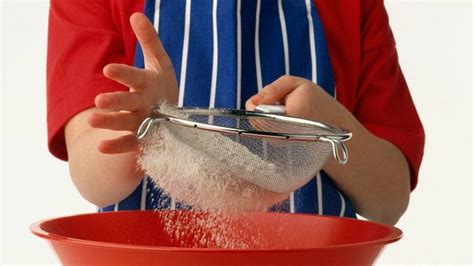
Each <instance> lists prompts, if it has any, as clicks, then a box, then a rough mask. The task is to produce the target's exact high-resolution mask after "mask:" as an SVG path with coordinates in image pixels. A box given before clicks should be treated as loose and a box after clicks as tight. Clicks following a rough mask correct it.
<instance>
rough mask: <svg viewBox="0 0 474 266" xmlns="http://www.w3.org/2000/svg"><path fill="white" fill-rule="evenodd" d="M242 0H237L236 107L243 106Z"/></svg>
mask: <svg viewBox="0 0 474 266" xmlns="http://www.w3.org/2000/svg"><path fill="white" fill-rule="evenodd" d="M241 1H242V0H237V10H236V16H237V100H236V104H235V105H236V109H241V108H244V106H242V25H241V24H242V18H241V14H240V13H241V6H242V2H241Z"/></svg>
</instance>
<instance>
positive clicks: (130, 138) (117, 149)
mask: <svg viewBox="0 0 474 266" xmlns="http://www.w3.org/2000/svg"><path fill="white" fill-rule="evenodd" d="M97 149H98V150H99V151H100V152H102V153H106V154H117V153H127V152H137V151H138V142H137V139H136V137H135V135H134V134H128V135H124V136H121V137H118V138H116V139H109V140H104V141H102V142H100V143H99V145H98V146H97Z"/></svg>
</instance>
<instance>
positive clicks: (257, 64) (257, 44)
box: [254, 0, 262, 91]
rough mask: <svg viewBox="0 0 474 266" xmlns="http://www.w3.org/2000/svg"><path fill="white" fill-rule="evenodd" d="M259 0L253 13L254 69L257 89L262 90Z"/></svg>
mask: <svg viewBox="0 0 474 266" xmlns="http://www.w3.org/2000/svg"><path fill="white" fill-rule="evenodd" d="M261 4H262V3H261V0H257V10H256V12H255V37H254V38H255V69H256V73H257V89H258V90H259V91H260V90H261V89H262V68H261V65H260V7H261Z"/></svg>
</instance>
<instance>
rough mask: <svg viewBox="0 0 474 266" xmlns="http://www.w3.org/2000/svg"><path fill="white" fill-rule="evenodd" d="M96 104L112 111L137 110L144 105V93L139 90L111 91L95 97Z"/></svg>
mask: <svg viewBox="0 0 474 266" xmlns="http://www.w3.org/2000/svg"><path fill="white" fill-rule="evenodd" d="M94 102H95V106H97V107H98V108H100V109H106V110H112V111H137V110H139V109H141V108H143V107H144V106H143V105H144V101H143V95H142V94H141V93H139V92H124V91H120V92H109V93H101V94H99V95H97V97H95V100H94Z"/></svg>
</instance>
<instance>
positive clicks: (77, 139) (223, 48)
mask: <svg viewBox="0 0 474 266" xmlns="http://www.w3.org/2000/svg"><path fill="white" fill-rule="evenodd" d="M141 11H144V13H145V15H143V14H141V13H136V14H134V13H135V12H141ZM132 14H133V15H132ZM129 19H130V20H129ZM152 23H153V24H152ZM156 31H158V35H159V38H158V35H157V34H156ZM135 36H136V37H135ZM137 39H138V43H139V45H136V43H137V42H136V41H137ZM131 65H134V66H131ZM161 100H167V101H169V102H171V103H176V104H177V105H179V106H199V107H211V108H212V107H227V108H246V109H248V110H252V109H253V108H254V107H255V106H256V105H258V104H272V103H275V102H281V103H283V104H284V105H285V106H286V112H287V114H288V115H291V116H297V117H302V118H306V119H311V120H317V121H321V122H325V123H329V124H333V125H336V126H339V127H341V128H345V129H348V130H350V131H351V132H352V133H353V138H352V140H350V141H349V142H348V149H349V152H350V158H349V162H348V163H347V165H345V166H341V165H338V164H337V163H336V162H335V161H334V160H333V159H330V160H329V161H328V163H327V164H326V165H325V166H324V168H323V170H324V171H321V173H320V174H318V175H317V176H316V177H315V178H314V179H313V180H311V181H310V182H309V183H308V184H306V185H305V186H304V187H302V188H301V189H299V190H298V191H295V192H294V193H292V194H291V195H289V200H288V202H287V203H286V204H283V205H284V206H283V209H284V210H286V211H289V212H304V213H317V214H325V215H340V216H346V217H355V212H357V213H359V214H360V215H362V216H365V217H366V218H368V219H371V220H374V221H379V222H383V223H387V224H395V223H396V222H397V221H398V219H399V218H400V217H401V215H402V214H403V213H404V211H405V210H406V208H407V205H408V200H409V194H410V191H411V190H412V189H414V188H415V186H416V182H417V175H418V169H419V167H420V164H421V158H422V154H423V147H424V132H423V128H422V125H421V122H420V120H419V118H418V115H417V112H416V110H415V107H414V104H413V102H412V100H411V97H410V94H409V91H408V88H407V85H406V82H405V80H404V78H403V75H402V72H401V70H400V67H399V64H398V59H397V54H396V49H395V43H394V40H393V36H392V33H391V30H390V27H389V24H388V18H387V14H386V11H385V8H384V5H383V1H382V0H357V1H355V0H345V1H343V0H341V1H323V0H315V1H314V2H313V1H312V0H291V1H290V0H235V1H231V0H220V1H219V0H213V1H212V0H193V1H191V0H182V1H176V0H156V1H155V0H147V1H146V2H144V1H143V0H141V1H140V0H138V1H137V0H120V1H119V0H117V1H113V0H112V1H105V0H100V1H97V0H87V1H86V0H82V1H67V2H63V1H54V0H53V1H51V10H50V20H49V43H48V133H49V148H50V151H51V152H52V153H53V154H54V155H55V156H57V157H58V158H60V159H63V160H68V161H69V167H70V174H71V177H72V180H73V182H74V184H75V186H76V187H77V189H78V190H79V192H80V193H81V195H82V196H83V197H84V198H85V199H87V200H88V201H90V202H92V203H94V204H96V205H97V206H99V207H100V209H99V210H100V211H110V210H127V209H142V210H144V209H153V208H157V207H158V208H170V209H175V208H182V207H183V206H182V204H180V203H179V202H176V201H175V199H172V198H169V197H168V196H166V195H165V194H164V192H163V191H161V190H160V189H159V188H155V187H154V185H153V184H152V182H151V181H150V179H149V178H147V177H145V178H143V172H142V171H141V170H139V169H138V168H137V163H136V157H137V142H136V140H135V136H134V132H136V129H137V127H138V125H139V124H140V122H141V121H142V120H143V119H144V118H145V117H146V116H148V115H149V114H150V108H151V106H153V105H154V104H155V103H157V102H159V101H161ZM158 202H160V205H157V204H158Z"/></svg>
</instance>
